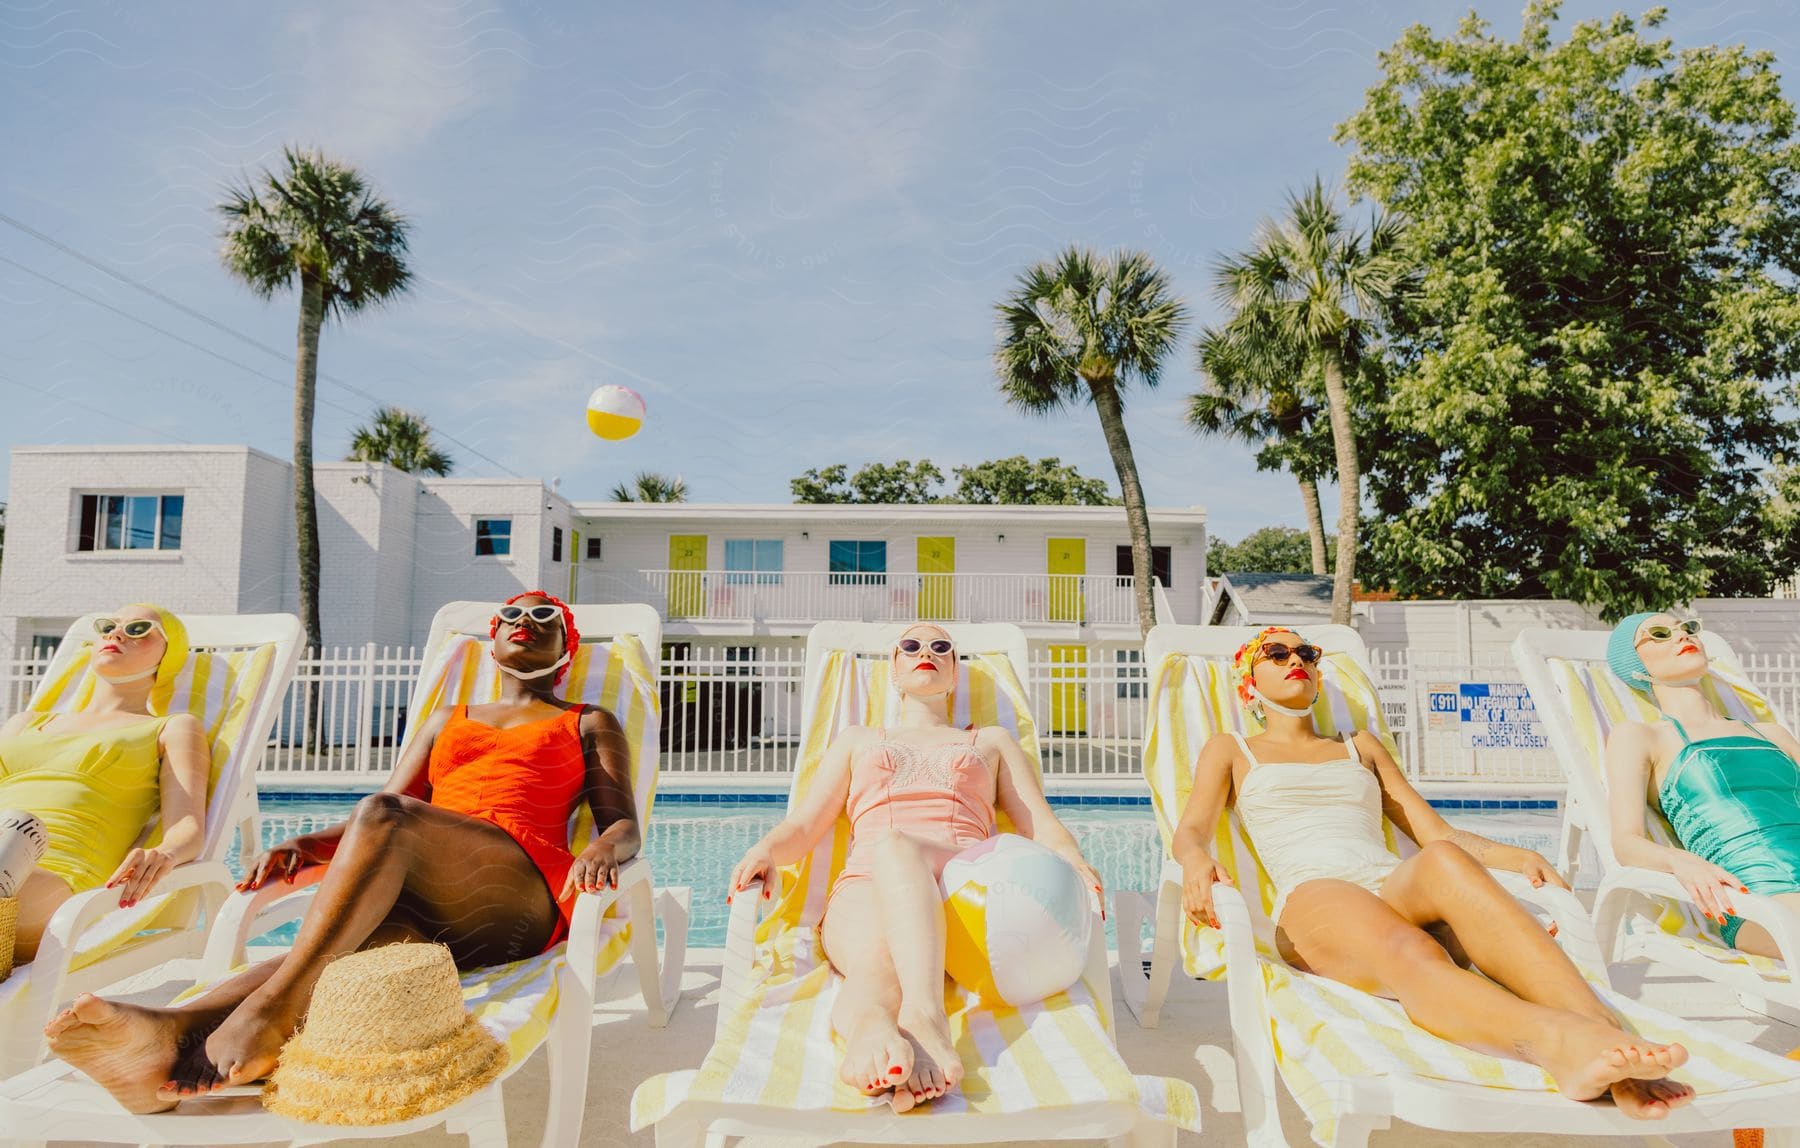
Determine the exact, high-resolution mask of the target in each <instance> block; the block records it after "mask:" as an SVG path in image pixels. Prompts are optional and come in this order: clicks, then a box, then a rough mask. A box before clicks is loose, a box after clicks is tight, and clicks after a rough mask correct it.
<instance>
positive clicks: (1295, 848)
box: [1232, 733, 1400, 923]
mask: <svg viewBox="0 0 1800 1148" xmlns="http://www.w3.org/2000/svg"><path fill="white" fill-rule="evenodd" d="M1232 736H1233V737H1235V738H1237V742H1238V747H1239V748H1240V749H1242V750H1243V751H1244V756H1245V757H1246V758H1248V759H1249V762H1250V770H1249V772H1248V773H1247V774H1246V775H1245V777H1244V782H1243V784H1242V785H1241V786H1239V787H1238V795H1237V814H1238V819H1239V820H1240V821H1242V822H1243V825H1244V829H1245V831H1246V832H1247V833H1249V835H1250V841H1251V844H1253V845H1254V846H1255V847H1256V854H1257V856H1258V857H1259V858H1260V859H1261V860H1262V866H1263V869H1264V870H1265V871H1266V872H1267V873H1268V874H1269V879H1270V880H1271V881H1273V882H1274V883H1275V910H1274V912H1273V913H1272V914H1271V916H1272V919H1274V920H1275V921H1276V922H1277V923H1279V922H1280V920H1281V910H1282V908H1283V907H1284V906H1285V905H1286V904H1287V898H1288V894H1289V893H1292V892H1293V891H1294V889H1295V888H1297V887H1298V886H1299V885H1300V884H1301V883H1302V882H1305V881H1316V880H1318V879H1320V878H1327V877H1329V878H1336V879H1337V880H1340V881H1350V882H1352V883H1354V884H1357V885H1361V886H1362V887H1363V888H1365V889H1367V890H1369V891H1370V892H1371V893H1376V892H1380V890H1381V884H1382V882H1383V881H1385V880H1387V876H1388V874H1389V873H1392V872H1393V871H1394V867H1395V866H1396V865H1398V864H1400V859H1399V858H1398V857H1396V856H1394V855H1393V854H1392V853H1390V852H1388V847H1387V841H1386V839H1385V838H1384V836H1383V834H1382V830H1381V782H1380V781H1379V780H1377V779H1376V777H1375V774H1374V772H1373V771H1372V770H1370V769H1369V768H1368V767H1367V766H1365V765H1364V764H1363V763H1362V758H1361V756H1359V755H1358V754H1357V752H1356V741H1355V739H1354V738H1347V739H1345V742H1344V746H1345V748H1346V749H1347V751H1348V752H1349V756H1348V757H1345V758H1341V759H1339V760H1337V761H1327V762H1320V763H1318V764H1313V763H1311V762H1294V761H1266V762H1259V761H1257V760H1256V755H1255V754H1253V753H1251V752H1250V744H1249V743H1248V742H1247V741H1245V740H1244V738H1243V736H1242V735H1240V734H1235V733H1234V734H1232Z"/></svg>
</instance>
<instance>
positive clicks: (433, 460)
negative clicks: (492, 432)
mask: <svg viewBox="0 0 1800 1148" xmlns="http://www.w3.org/2000/svg"><path fill="white" fill-rule="evenodd" d="M346 458H348V460H349V461H351V462H385V463H387V464H388V465H389V466H391V467H393V468H395V469H396V470H404V471H407V472H408V473H411V474H436V475H446V474H449V473H450V471H451V470H452V469H453V468H454V467H455V466H456V463H455V461H454V460H452V459H451V457H450V456H449V455H448V454H447V453H445V452H444V451H442V450H440V449H438V445H437V444H436V443H434V442H432V441H431V424H430V423H429V422H427V421H425V416H424V415H415V414H413V413H412V412H411V411H403V410H401V409H400V408H399V407H377V408H376V409H375V421H374V422H373V423H371V424H369V425H368V426H360V427H357V428H356V432H355V433H354V434H352V435H351V436H350V453H349V454H348V455H347V456H346Z"/></svg>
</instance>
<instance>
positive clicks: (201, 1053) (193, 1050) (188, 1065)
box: [163, 1010, 230, 1099]
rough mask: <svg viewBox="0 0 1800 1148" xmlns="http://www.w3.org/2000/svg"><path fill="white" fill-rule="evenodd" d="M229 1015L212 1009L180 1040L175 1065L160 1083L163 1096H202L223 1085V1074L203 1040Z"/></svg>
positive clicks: (226, 1012) (178, 1097)
mask: <svg viewBox="0 0 1800 1148" xmlns="http://www.w3.org/2000/svg"><path fill="white" fill-rule="evenodd" d="M229 1015H230V1012H229V1011H228V1010H226V1011H219V1012H215V1013H213V1014H212V1015H211V1016H210V1017H208V1018H207V1019H206V1020H205V1021H203V1022H201V1023H199V1024H196V1025H195V1026H194V1027H193V1028H192V1029H190V1030H189V1032H188V1035H187V1036H186V1038H184V1039H183V1041H182V1048H181V1052H180V1054H179V1055H178V1056H176V1058H175V1066H174V1067H173V1068H171V1069H170V1070H169V1080H168V1083H166V1084H164V1085H163V1095H164V1096H172V1097H175V1098H177V1099H180V1098H183V1097H188V1096H204V1095H206V1094H207V1093H209V1092H215V1091H217V1090H218V1089H221V1088H224V1087H225V1075H224V1073H222V1072H220V1071H219V1069H218V1067H217V1066H215V1065H214V1064H213V1062H212V1059H211V1058H210V1057H208V1056H207V1054H206V1041H207V1038H208V1037H210V1036H212V1034H213V1031H214V1030H215V1029H217V1028H218V1027H219V1024H220V1022H221V1021H223V1020H224V1019H225V1018H226V1017H227V1016H229Z"/></svg>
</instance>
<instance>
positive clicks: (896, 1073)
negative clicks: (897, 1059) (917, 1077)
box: [888, 1064, 900, 1076]
mask: <svg viewBox="0 0 1800 1148" xmlns="http://www.w3.org/2000/svg"><path fill="white" fill-rule="evenodd" d="M888 1075H889V1076H899V1075H900V1066H899V1065H897V1064H896V1065H895V1066H893V1067H892V1068H890V1069H888Z"/></svg>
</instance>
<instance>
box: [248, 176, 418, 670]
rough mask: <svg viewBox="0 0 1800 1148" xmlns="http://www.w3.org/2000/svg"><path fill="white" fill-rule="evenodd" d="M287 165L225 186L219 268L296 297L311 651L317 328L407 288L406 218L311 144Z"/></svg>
mask: <svg viewBox="0 0 1800 1148" xmlns="http://www.w3.org/2000/svg"><path fill="white" fill-rule="evenodd" d="M282 159H283V160H284V162H285V170H284V171H282V172H281V173H280V174H279V175H278V174H276V173H275V172H272V171H268V170H266V169H265V170H264V171H263V173H262V176H261V178H260V179H258V180H254V181H251V182H250V183H247V184H245V185H243V186H239V187H232V188H228V189H227V195H226V199H225V202H224V203H221V204H220V205H219V214H221V215H222V216H224V217H225V248H224V258H225V267H226V269H227V270H228V271H230V272H231V273H232V274H233V275H234V276H236V277H237V278H238V279H240V280H242V281H243V283H244V285H245V286H247V287H249V288H250V290H252V291H254V292H255V293H256V294H257V295H259V296H261V297H262V298H264V299H270V298H273V297H274V296H275V294H276V293H277V292H280V291H284V290H286V289H287V288H289V287H294V288H297V289H298V291H299V294H300V331H299V338H298V340H297V341H298V350H297V354H296V355H295V360H294V533H295V535H296V536H297V540H298V543H299V550H300V619H301V621H302V623H303V624H304V625H305V627H306V642H307V646H308V647H309V648H310V649H311V650H312V651H313V652H314V653H317V652H318V649H319V645H320V627H319V512H318V506H317V503H316V501H315V499H314V496H313V457H312V455H313V452H312V431H313V402H314V396H315V394H316V392H317V390H318V384H319V328H320V327H321V326H323V325H324V323H325V320H326V319H327V318H335V319H340V320H341V319H343V318H345V317H346V316H349V315H354V314H356V313H357V312H359V311H362V310H364V309H366V308H369V307H372V306H375V305H376V304H379V303H384V302H386V301H387V300H389V299H392V298H394V297H395V296H397V295H399V294H400V293H402V292H403V291H405V290H406V288H407V284H408V282H409V280H410V279H411V277H412V273H411V272H410V271H408V270H407V267H406V232H407V223H406V220H405V219H404V218H402V217H401V216H400V214H399V213H398V212H396V211H395V210H394V209H393V208H392V207H390V206H388V204H387V203H386V202H385V201H383V200H382V199H380V198H378V197H377V196H376V195H375V194H374V193H373V192H371V191H370V190H369V188H368V185H367V184H365V183H364V182H363V178H362V176H361V175H360V174H358V173H357V172H356V170H355V169H353V168H350V167H347V166H345V165H344V164H340V163H337V162H335V161H333V160H330V159H327V158H326V157H325V155H324V154H323V153H321V152H317V151H311V152H308V151H300V150H298V149H296V148H292V147H287V148H283V149H282Z"/></svg>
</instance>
